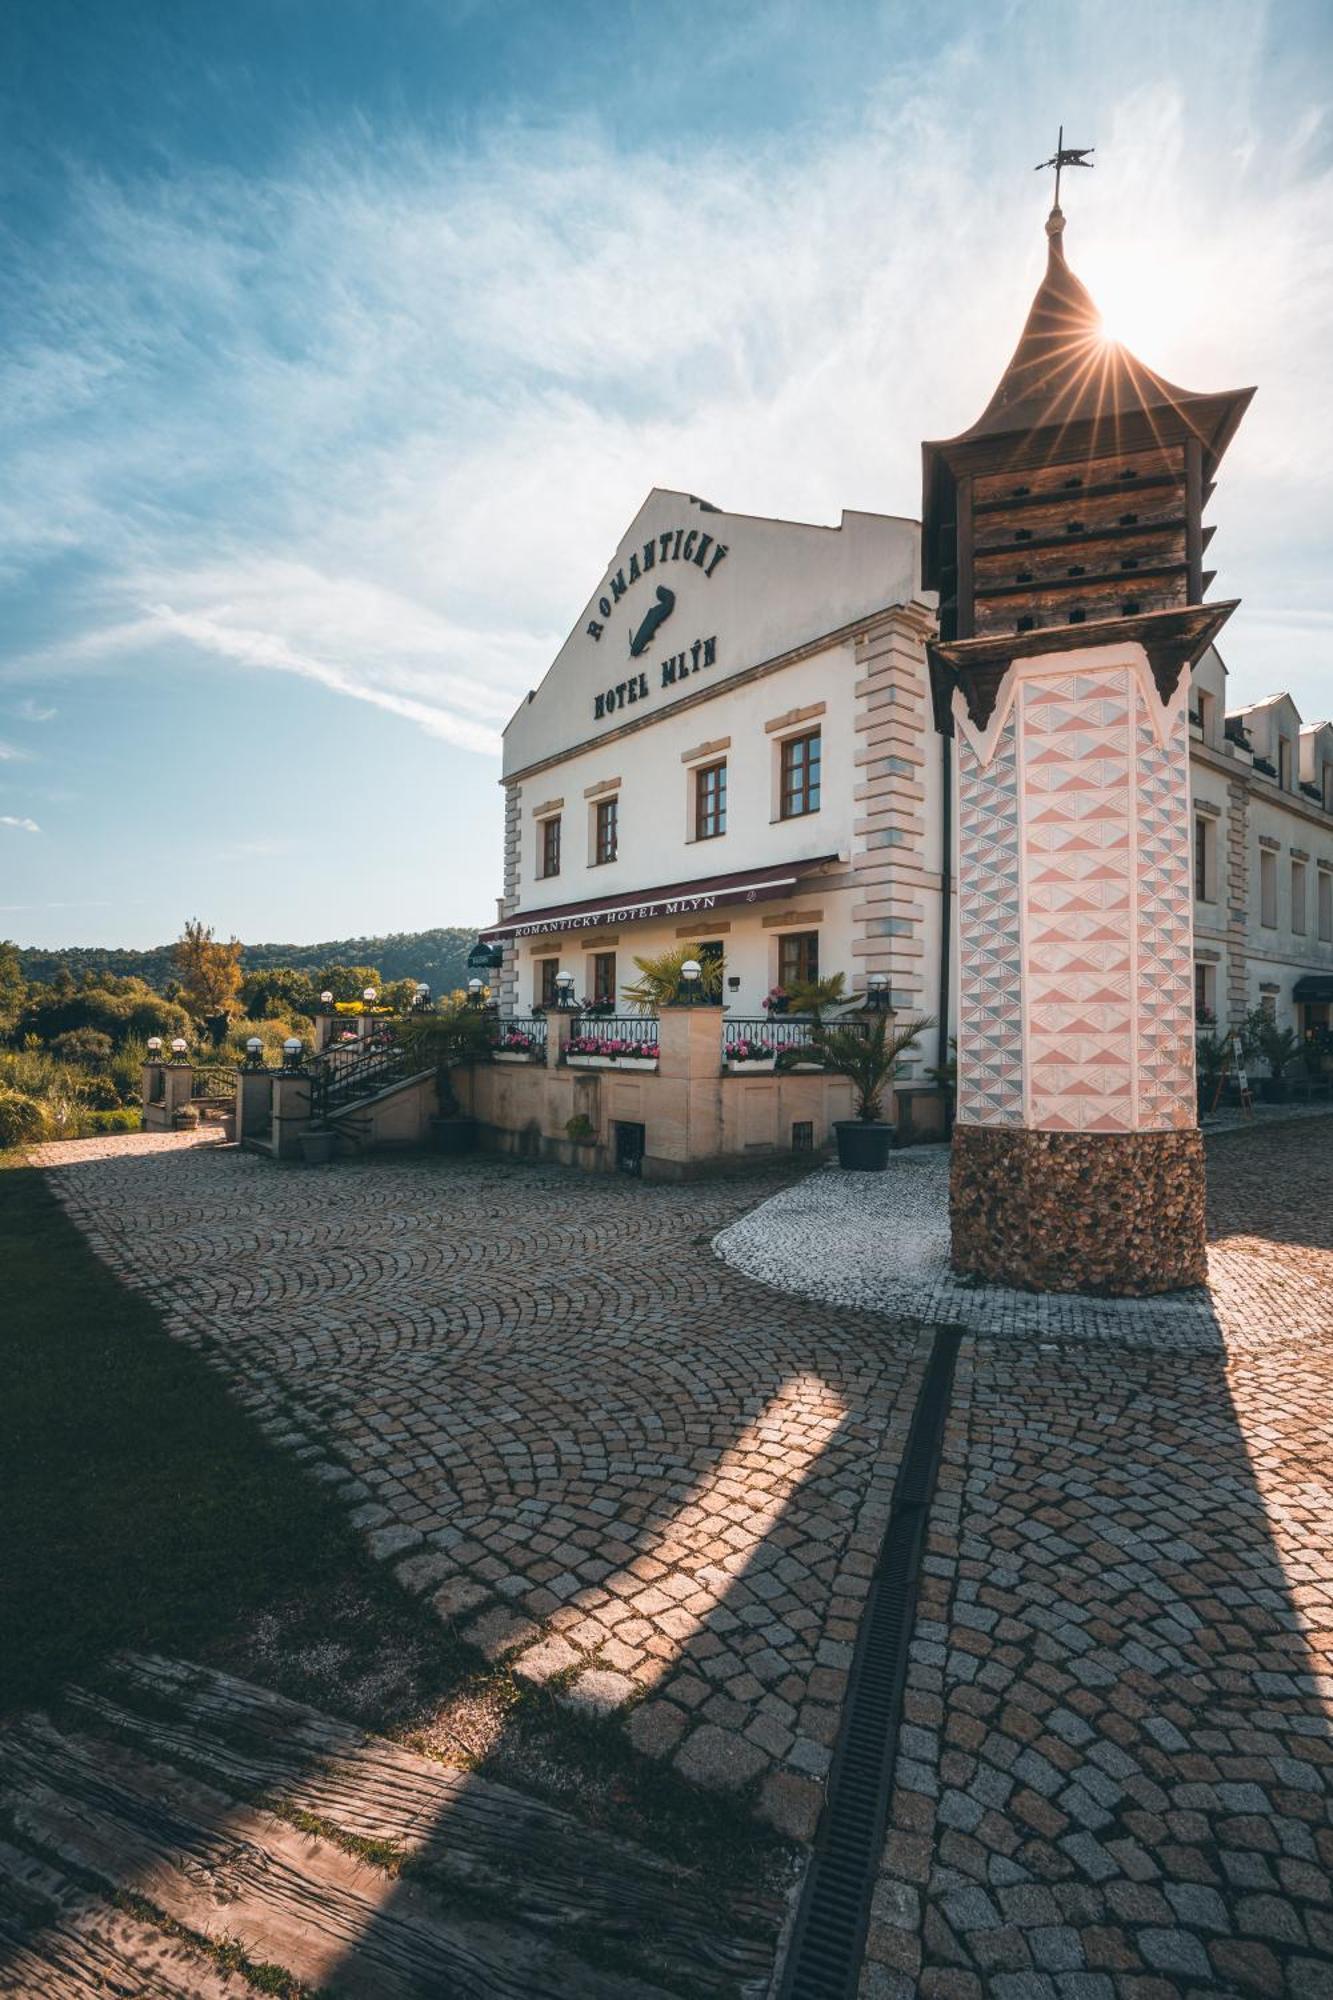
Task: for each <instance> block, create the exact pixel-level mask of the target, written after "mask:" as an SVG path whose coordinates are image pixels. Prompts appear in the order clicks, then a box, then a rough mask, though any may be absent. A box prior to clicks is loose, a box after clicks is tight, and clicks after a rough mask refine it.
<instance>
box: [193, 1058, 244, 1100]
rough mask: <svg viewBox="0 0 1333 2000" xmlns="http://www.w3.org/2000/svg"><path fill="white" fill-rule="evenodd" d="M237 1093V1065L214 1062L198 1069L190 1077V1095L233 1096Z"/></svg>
mask: <svg viewBox="0 0 1333 2000" xmlns="http://www.w3.org/2000/svg"><path fill="white" fill-rule="evenodd" d="M235 1095H236V1070H235V1066H234V1065H232V1064H226V1063H213V1064H211V1065H210V1066H209V1067H207V1068H205V1069H196V1071H195V1073H194V1075H193V1076H192V1077H191V1079H190V1096H191V1097H192V1098H194V1097H215V1098H232V1097H234V1096H235Z"/></svg>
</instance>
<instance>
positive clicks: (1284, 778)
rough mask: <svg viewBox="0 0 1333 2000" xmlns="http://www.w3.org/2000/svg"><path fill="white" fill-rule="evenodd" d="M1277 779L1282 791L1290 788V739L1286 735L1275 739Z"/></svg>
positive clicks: (1287, 790)
mask: <svg viewBox="0 0 1333 2000" xmlns="http://www.w3.org/2000/svg"><path fill="white" fill-rule="evenodd" d="M1277 781H1278V783H1279V785H1281V787H1282V789H1283V791H1284V792H1289V791H1290V790H1291V741H1290V739H1289V738H1288V737H1286V736H1279V737H1278V739H1277Z"/></svg>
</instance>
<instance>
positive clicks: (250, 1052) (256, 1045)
mask: <svg viewBox="0 0 1333 2000" xmlns="http://www.w3.org/2000/svg"><path fill="white" fill-rule="evenodd" d="M263 1058H264V1044H263V1043H262V1042H261V1041H260V1039H259V1037H258V1035H248V1036H247V1037H246V1043H245V1059H246V1061H247V1062H248V1063H249V1065H250V1067H251V1069H258V1068H259V1065H260V1063H261V1062H262V1061H263Z"/></svg>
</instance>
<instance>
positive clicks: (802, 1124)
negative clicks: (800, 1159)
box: [791, 1118, 815, 1153]
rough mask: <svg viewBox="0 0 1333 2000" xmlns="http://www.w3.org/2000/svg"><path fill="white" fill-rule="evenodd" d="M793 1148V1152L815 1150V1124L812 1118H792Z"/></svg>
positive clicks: (811, 1151) (810, 1151)
mask: <svg viewBox="0 0 1333 2000" xmlns="http://www.w3.org/2000/svg"><path fill="white" fill-rule="evenodd" d="M791 1149H792V1151H793V1153H813V1152H814V1150H815V1126H814V1120H813V1119H812V1118H795V1119H793V1120H792V1128H791Z"/></svg>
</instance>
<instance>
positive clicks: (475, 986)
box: [467, 979, 559, 1007]
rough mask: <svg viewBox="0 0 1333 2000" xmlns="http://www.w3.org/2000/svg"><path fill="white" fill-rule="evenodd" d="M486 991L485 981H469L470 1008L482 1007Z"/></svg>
mask: <svg viewBox="0 0 1333 2000" xmlns="http://www.w3.org/2000/svg"><path fill="white" fill-rule="evenodd" d="M556 983H557V985H558V984H559V981H557V982H556ZM485 990H486V987H485V982H484V981H483V980H480V979H469V981H468V983H467V1002H468V1006H469V1007H480V1005H481V996H482V994H483V993H484V992H485Z"/></svg>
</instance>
